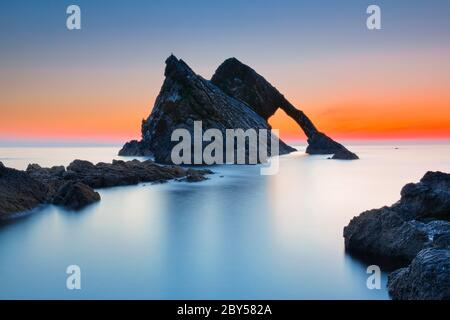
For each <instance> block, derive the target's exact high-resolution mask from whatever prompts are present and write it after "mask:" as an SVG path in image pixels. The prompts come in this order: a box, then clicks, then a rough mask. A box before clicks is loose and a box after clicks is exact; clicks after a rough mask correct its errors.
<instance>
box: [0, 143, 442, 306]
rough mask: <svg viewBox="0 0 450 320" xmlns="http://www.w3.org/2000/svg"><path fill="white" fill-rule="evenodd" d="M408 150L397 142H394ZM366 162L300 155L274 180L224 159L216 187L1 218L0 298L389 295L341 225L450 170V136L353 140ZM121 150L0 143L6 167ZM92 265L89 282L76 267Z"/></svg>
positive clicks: (102, 157)
mask: <svg viewBox="0 0 450 320" xmlns="http://www.w3.org/2000/svg"><path fill="white" fill-rule="evenodd" d="M396 147H398V148H396ZM350 149H351V150H352V151H355V152H356V153H357V154H358V155H359V156H360V157H361V160H359V161H349V162H346V161H332V160H327V159H326V158H327V157H326V156H307V155H305V154H304V153H303V150H304V148H302V147H300V150H302V151H299V152H297V153H294V154H291V155H288V156H285V157H282V158H281V159H280V170H279V173H278V174H277V175H274V176H261V175H260V170H259V169H260V168H259V166H217V167H214V168H213V170H214V171H215V172H216V174H215V175H213V176H211V179H210V180H208V181H206V182H201V183H195V184H189V183H183V182H170V183H166V184H162V185H151V184H141V185H138V186H129V187H117V188H112V189H105V190H100V191H99V192H100V194H101V197H102V200H101V202H99V203H98V204H95V205H92V206H90V207H88V208H86V209H84V210H82V211H80V212H71V211H66V210H63V209H61V208H57V207H54V206H47V207H44V208H41V209H38V210H35V212H34V213H33V214H32V215H29V216H27V217H24V218H21V219H18V220H15V221H13V222H8V223H4V224H2V225H0V298H3V299H5V298H8V299H16V298H27V299H28V298H32V299H46V298H57V299H97V298H101V299H108V298H114V299H115V298H120V299H141V298H142V299H388V298H389V297H388V295H387V291H386V289H385V286H386V274H385V273H383V277H382V289H381V290H369V289H368V288H367V286H366V280H367V277H368V276H369V275H368V274H367V273H366V267H367V266H366V265H364V264H362V263H360V262H359V261H357V260H354V259H353V258H351V257H350V256H348V255H347V254H346V253H345V251H344V240H343V237H342V229H343V228H344V226H345V225H347V223H348V222H349V220H350V219H351V218H352V217H353V216H355V215H358V214H359V213H360V212H362V211H364V210H367V209H372V208H377V207H381V206H384V205H389V204H392V203H393V202H395V201H397V200H398V199H399V193H400V189H401V187H402V186H403V185H405V184H406V183H408V182H415V181H418V180H419V179H420V178H421V177H422V176H423V175H424V173H425V172H426V171H427V170H441V171H447V172H450V145H449V144H396V145H392V144H391V145H387V144H386V145H354V146H350ZM117 151H118V148H112V147H108V148H106V147H105V148H92V147H91V148H57V147H54V148H0V161H2V162H3V163H4V164H5V165H7V166H10V167H15V168H19V169H24V168H26V166H27V165H28V163H39V164H41V165H43V166H51V165H61V164H62V165H67V164H69V163H70V162H71V161H72V160H73V159H76V158H78V159H86V160H90V161H93V162H99V161H106V162H110V161H111V159H113V158H115V159H119V158H120V157H118V156H116V154H117ZM69 265H78V266H80V268H81V290H73V291H71V290H68V289H67V288H66V279H67V274H66V268H67V266H69Z"/></svg>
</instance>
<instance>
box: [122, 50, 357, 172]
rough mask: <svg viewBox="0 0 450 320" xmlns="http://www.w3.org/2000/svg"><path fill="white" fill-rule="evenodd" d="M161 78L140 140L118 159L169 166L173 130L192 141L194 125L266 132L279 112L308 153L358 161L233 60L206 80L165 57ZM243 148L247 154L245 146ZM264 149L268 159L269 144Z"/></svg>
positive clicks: (284, 147) (286, 150)
mask: <svg viewBox="0 0 450 320" xmlns="http://www.w3.org/2000/svg"><path fill="white" fill-rule="evenodd" d="M164 75H165V76H166V79H165V81H164V84H163V87H162V88H161V91H160V93H159V95H158V97H157V99H156V102H155V106H154V108H153V109H152V113H151V114H150V116H149V117H148V118H147V119H146V120H144V121H143V123H142V129H141V131H142V140H141V141H136V140H134V141H130V142H128V143H126V144H125V145H124V147H123V148H122V149H121V150H120V151H119V154H120V155H129V156H136V155H144V154H147V155H148V154H153V155H154V157H155V160H156V161H157V162H162V163H171V162H172V160H171V157H170V155H171V150H172V148H173V147H174V145H175V144H176V143H177V142H172V141H171V139H170V138H171V134H172V132H173V131H174V130H175V129H186V130H188V131H189V132H190V133H191V136H193V130H194V128H193V124H194V121H202V124H203V129H204V130H207V129H211V128H215V129H219V130H220V131H221V132H222V134H223V136H225V130H226V129H243V130H247V129H255V130H258V129H266V130H270V129H271V128H270V125H269V124H268V122H267V120H268V118H269V117H270V116H272V115H273V114H274V113H275V112H276V110H277V109H278V108H282V109H283V110H284V111H285V112H286V113H287V114H288V115H289V116H290V117H292V118H293V119H294V120H295V121H297V123H298V124H299V125H300V126H301V128H302V129H303V131H304V132H305V133H306V135H307V137H308V143H309V146H308V149H307V152H308V153H310V154H335V153H337V152H340V154H341V155H342V157H341V158H342V159H357V156H356V155H354V154H353V153H351V152H349V151H348V150H347V149H346V148H345V147H344V146H342V145H341V144H339V143H337V142H335V141H333V140H332V139H331V138H329V137H327V136H326V135H325V134H323V133H321V132H319V131H318V130H317V128H316V127H315V126H314V124H313V123H312V122H311V120H310V119H309V118H308V117H307V116H306V115H305V114H304V113H303V112H302V111H300V110H298V109H296V108H295V107H294V106H292V105H291V104H290V103H289V101H287V100H286V99H285V98H284V96H283V95H282V94H281V93H280V92H278V90H277V89H276V88H274V87H273V86H272V85H271V84H270V83H269V82H267V81H266V80H265V79H264V78H263V77H262V76H260V75H259V74H257V73H256V72H255V71H254V70H253V69H251V68H250V67H248V66H246V65H244V64H242V63H241V62H239V61H238V60H237V59H235V58H232V59H228V60H226V61H225V62H224V63H223V64H222V65H221V66H220V67H219V68H218V69H217V71H216V72H215V74H214V76H213V77H212V79H211V81H207V80H205V79H203V78H202V77H200V76H199V75H196V74H195V73H194V72H193V71H192V70H191V68H189V66H188V65H187V64H186V63H185V62H183V61H182V60H178V59H177V58H176V57H174V56H170V57H169V58H168V59H167V60H166V69H165V73H164ZM267 141H270V137H269V138H268V139H267ZM204 147H205V145H203V148H204ZM246 148H247V149H246V152H247V153H248V148H249V147H248V146H246ZM267 150H268V151H269V152H268V155H269V156H270V154H271V152H270V151H271V150H270V145H269V146H268V148H267ZM292 151H295V149H293V148H291V147H289V146H288V145H286V144H285V143H284V142H282V141H280V150H279V154H286V153H289V152H292ZM346 153H348V154H347V155H345V154H346ZM260 160H261V159H260Z"/></svg>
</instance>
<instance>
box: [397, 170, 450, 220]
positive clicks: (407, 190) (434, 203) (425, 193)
mask: <svg viewBox="0 0 450 320" xmlns="http://www.w3.org/2000/svg"><path fill="white" fill-rule="evenodd" d="M393 209H394V210H396V211H398V212H400V213H402V215H403V216H404V217H405V219H443V220H450V174H448V173H443V172H427V173H426V174H425V176H424V177H423V178H422V179H421V180H420V182H419V183H409V184H407V185H406V186H404V187H403V189H402V191H401V199H400V201H399V202H398V203H396V204H395V205H394V206H393Z"/></svg>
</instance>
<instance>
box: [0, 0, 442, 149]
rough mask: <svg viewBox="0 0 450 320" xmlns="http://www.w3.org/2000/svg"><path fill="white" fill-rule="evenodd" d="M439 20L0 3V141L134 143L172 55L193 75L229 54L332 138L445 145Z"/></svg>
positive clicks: (395, 9) (291, 10)
mask: <svg viewBox="0 0 450 320" xmlns="http://www.w3.org/2000/svg"><path fill="white" fill-rule="evenodd" d="M70 4H77V5H79V6H80V7H81V11H82V30H80V31H68V30H67V29H66V17H67V15H66V13H65V11H66V8H67V6H68V5H70ZM369 4H378V5H379V6H380V7H381V10H382V30H377V31H369V30H368V29H367V28H366V18H367V14H366V8H367V6H368V5H369ZM449 16H450V1H447V0H441V1H438V0H431V1H425V0H423V1H412V0H409V1H406V0H395V1H375V0H374V1H363V0H358V1H357V0H349V1H337V0H336V1H325V0H320V1H299V0H292V1H280V0H276V1H275V0H273V1H243V0H242V1H235V0H232V1H221V2H220V3H219V1H211V0H208V1H206V0H205V1H200V0H191V1H178V0H177V1H138V0H131V1H130V0H129V1H125V0H124V1H106V0H97V1H91V0H81V1H80V0H71V1H63V0H59V1H58V0H53V1H51V0H46V1H45V0H41V1H32V0H30V1H22V0H17V1H1V2H0V70H1V71H0V141H22V140H26V141H34V140H36V141H38V140H39V141H46V140H61V141H62V140H74V141H90V142H92V141H99V142H124V141H126V140H129V139H131V138H138V137H139V136H140V123H141V120H142V118H146V117H147V116H148V114H149V113H150V111H151V108H152V106H153V103H154V100H155V98H156V96H157V95H158V92H159V89H160V87H161V85H162V81H163V79H164V76H163V71H164V60H165V59H166V58H167V56H169V55H170V54H171V53H174V54H175V55H176V56H177V57H179V58H182V59H183V60H185V61H186V62H187V63H188V64H189V65H190V66H191V67H192V68H193V69H194V70H195V71H196V72H197V73H199V74H201V75H202V76H204V77H205V78H210V77H211V76H212V74H213V72H214V70H215V69H216V68H217V66H219V64H220V63H221V62H222V61H223V60H225V59H226V58H229V57H233V56H234V57H236V58H238V59H239V60H241V61H242V62H244V63H246V64H248V65H250V66H251V67H253V68H254V69H255V70H257V71H258V72H259V73H260V74H262V75H263V76H264V77H265V78H266V79H267V80H269V82H271V83H272V84H273V85H275V86H276V87H277V88H278V89H279V90H280V91H281V92H282V93H283V94H284V95H285V96H286V97H287V98H288V99H289V100H290V101H291V102H292V103H293V104H294V105H296V106H297V107H298V108H300V109H302V110H303V111H304V112H305V113H306V114H307V115H308V116H309V117H310V118H311V119H312V120H313V121H314V122H315V123H316V125H317V126H318V128H319V129H320V130H321V131H324V132H326V133H327V134H329V135H330V136H332V137H336V138H340V139H403V138H408V139H416V138H427V139H450V19H449ZM270 122H271V124H272V126H273V127H274V128H279V129H280V131H281V135H282V137H284V138H287V139H299V138H302V137H303V135H302V133H301V131H300V130H299V128H298V126H297V125H296V124H295V123H294V122H293V121H290V120H289V119H287V117H286V116H285V115H284V114H283V112H281V111H280V112H278V113H277V114H276V115H275V116H274V118H272V119H271V120H270Z"/></svg>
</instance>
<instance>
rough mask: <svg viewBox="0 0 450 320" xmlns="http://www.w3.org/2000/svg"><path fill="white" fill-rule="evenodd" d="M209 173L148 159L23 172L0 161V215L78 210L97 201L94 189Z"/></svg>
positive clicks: (32, 167) (33, 166)
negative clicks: (49, 208) (43, 207)
mask: <svg viewBox="0 0 450 320" xmlns="http://www.w3.org/2000/svg"><path fill="white" fill-rule="evenodd" d="M211 173H212V172H211V171H210V170H194V169H184V168H181V167H179V166H161V165H157V164H155V163H154V162H153V161H150V160H147V161H143V162H141V161H138V160H132V161H126V162H125V161H115V160H114V161H113V162H112V163H98V164H96V165H94V164H92V163H91V162H89V161H82V160H75V161H73V162H72V163H71V164H70V165H69V166H68V167H67V169H66V168H64V167H63V166H55V167H52V168H42V167H40V166H39V165H37V164H31V165H29V166H28V168H27V170H26V171H19V170H15V169H10V168H6V167H4V166H3V164H1V162H0V218H8V217H10V216H12V215H13V214H15V213H19V212H22V211H25V210H30V209H33V208H35V207H37V206H38V205H40V204H49V203H52V204H55V205H60V206H64V207H66V208H69V209H73V210H79V209H81V208H83V207H85V206H86V205H89V204H91V203H94V202H97V201H99V200H100V195H99V194H98V193H97V192H95V191H94V189H97V188H107V187H114V186H125V185H133V184H138V183H141V182H151V183H162V182H165V181H169V180H184V181H188V182H198V181H202V180H205V179H206V177H205V176H206V175H208V174H211Z"/></svg>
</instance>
